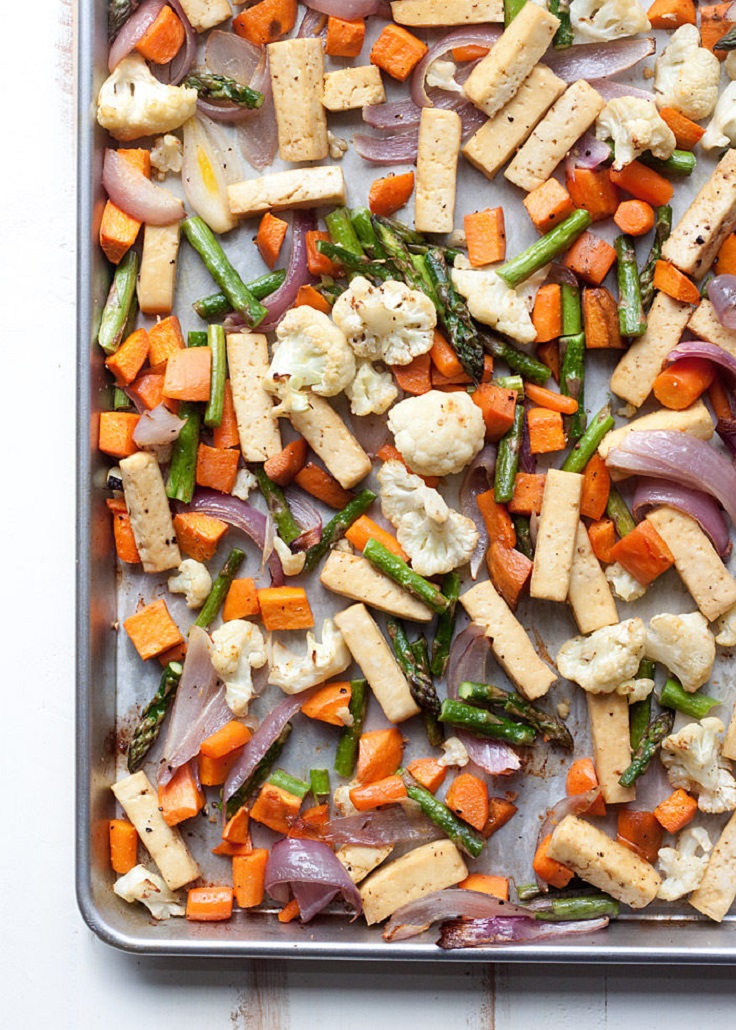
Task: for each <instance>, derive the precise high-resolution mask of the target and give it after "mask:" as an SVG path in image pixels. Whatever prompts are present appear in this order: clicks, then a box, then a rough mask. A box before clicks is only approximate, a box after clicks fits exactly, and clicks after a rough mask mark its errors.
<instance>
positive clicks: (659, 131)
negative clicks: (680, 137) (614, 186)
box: [595, 97, 677, 169]
mask: <svg viewBox="0 0 736 1030" xmlns="http://www.w3.org/2000/svg"><path fill="white" fill-rule="evenodd" d="M595 134H596V136H597V137H598V139H602V140H607V139H612V140H613V147H614V159H613V167H614V168H616V169H621V168H623V167H624V165H628V164H631V162H632V161H635V160H636V158H637V157H639V156H640V155H641V154H643V153H644V151H645V150H649V151H651V153H652V154H653V155H654V156H655V157H659V158H662V160H663V161H666V160H667V158H668V157H670V156H671V154H672V151H673V150H674V149H675V147H676V146H677V140H676V139H675V134H674V132H673V131H672V129H671V128H670V127H669V125H668V124H667V122H666V121H665V120H664V119H663V118H662V117H661V116H660V114H659V112H658V111H657V107H656V105H655V104H654V102H653V101H651V100H642V99H641V98H640V97H616V98H615V99H614V100H609V101H608V103H607V104H606V106H605V107H604V108H603V110H602V111H601V113H600V114H599V115H598V119H597V121H596V123H595Z"/></svg>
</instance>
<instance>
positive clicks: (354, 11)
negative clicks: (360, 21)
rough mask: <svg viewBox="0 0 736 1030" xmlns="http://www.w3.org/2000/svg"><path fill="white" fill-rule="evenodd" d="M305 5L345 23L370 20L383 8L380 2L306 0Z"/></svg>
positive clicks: (363, 0) (362, 0)
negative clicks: (340, 19) (358, 19)
mask: <svg viewBox="0 0 736 1030" xmlns="http://www.w3.org/2000/svg"><path fill="white" fill-rule="evenodd" d="M304 4H305V6H306V7H309V8H311V9H312V10H313V11H319V13H320V14H327V15H332V16H333V17H335V18H342V19H343V20H344V21H354V20H355V19H356V18H369V17H370V16H371V15H372V14H377V13H378V11H379V10H380V9H381V7H382V4H381V2H380V0H304Z"/></svg>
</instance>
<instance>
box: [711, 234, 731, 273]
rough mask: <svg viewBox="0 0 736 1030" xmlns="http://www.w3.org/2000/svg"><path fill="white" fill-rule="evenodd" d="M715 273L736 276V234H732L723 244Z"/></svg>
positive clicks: (717, 258) (714, 267) (716, 261)
mask: <svg viewBox="0 0 736 1030" xmlns="http://www.w3.org/2000/svg"><path fill="white" fill-rule="evenodd" d="M713 271H714V272H715V274H716V275H736V232H732V233H731V234H730V236H727V237H726V238H725V240H724V241H723V243H722V244H721V249H720V250H719V251H718V255H717V257H716V260H715V263H714V265H713Z"/></svg>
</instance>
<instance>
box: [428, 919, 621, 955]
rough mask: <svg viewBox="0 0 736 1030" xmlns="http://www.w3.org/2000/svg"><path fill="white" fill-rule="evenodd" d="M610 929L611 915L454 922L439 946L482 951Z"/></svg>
mask: <svg viewBox="0 0 736 1030" xmlns="http://www.w3.org/2000/svg"><path fill="white" fill-rule="evenodd" d="M607 926H608V916H603V917H602V918H600V919H578V920H573V921H570V922H565V923H548V922H544V921H539V920H537V919H534V918H532V917H528V916H494V917H491V918H490V919H454V920H452V921H450V922H447V923H445V924H443V926H442V927H441V932H440V937H439V940H438V941H437V944H438V945H439V946H440V948H444V949H445V950H448V951H450V950H454V949H456V948H482V947H485V946H487V945H489V944H531V943H534V942H536V941H546V940H552V939H554V938H559V937H568V936H571V935H573V934H579V933H595V931H596V930H603V929H605V928H606V927H607Z"/></svg>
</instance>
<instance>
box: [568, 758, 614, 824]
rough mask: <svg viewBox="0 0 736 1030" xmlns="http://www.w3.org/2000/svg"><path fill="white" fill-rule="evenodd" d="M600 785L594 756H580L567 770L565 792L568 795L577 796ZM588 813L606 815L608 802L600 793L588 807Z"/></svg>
mask: <svg viewBox="0 0 736 1030" xmlns="http://www.w3.org/2000/svg"><path fill="white" fill-rule="evenodd" d="M596 787H600V782H599V780H598V773H597V772H596V771H595V766H594V765H593V759H592V758H578V759H577V760H576V761H574V762H573V763H572V765H571V766H570V768H569V769H568V770H567V780H566V782H565V792H566V794H567V796H568V797H575V796H576V795H577V794H587V792H588V791H589V790H594V789H595V788H596ZM587 811H588V815H605V814H606V804H605V802H604V800H603V798H602V797H601V796H600V795H599V796H598V797H597V798H596V799H595V801H594V802H593V804H592V805H591V806H590V808H588V810H587Z"/></svg>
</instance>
